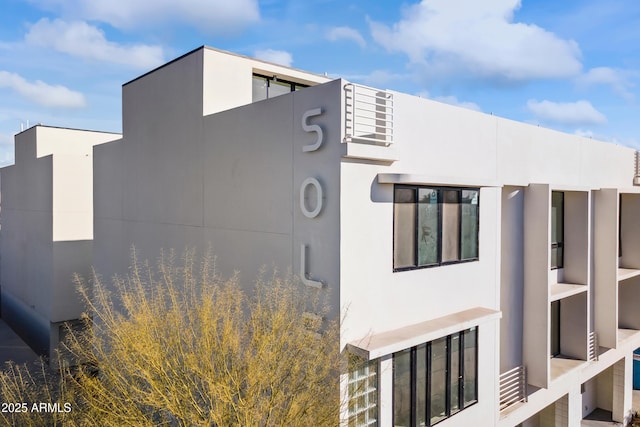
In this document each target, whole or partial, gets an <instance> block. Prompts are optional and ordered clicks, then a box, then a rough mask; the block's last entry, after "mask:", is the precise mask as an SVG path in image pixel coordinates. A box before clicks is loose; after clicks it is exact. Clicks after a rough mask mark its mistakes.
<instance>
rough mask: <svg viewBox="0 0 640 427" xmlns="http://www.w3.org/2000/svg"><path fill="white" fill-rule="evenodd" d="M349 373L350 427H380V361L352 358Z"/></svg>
mask: <svg viewBox="0 0 640 427" xmlns="http://www.w3.org/2000/svg"><path fill="white" fill-rule="evenodd" d="M350 360H351V369H350V371H349V381H348V388H349V427H376V426H377V425H378V361H377V360H371V361H364V360H361V359H358V358H357V357H355V356H353V357H351V359H350Z"/></svg>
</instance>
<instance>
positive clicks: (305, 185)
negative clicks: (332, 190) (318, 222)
mask: <svg viewBox="0 0 640 427" xmlns="http://www.w3.org/2000/svg"><path fill="white" fill-rule="evenodd" d="M309 187H313V188H314V189H315V190H316V206H315V208H314V209H313V210H309V209H308V208H307V203H305V199H306V195H307V190H308V189H309ZM300 210H301V211H302V213H303V214H304V216H306V217H307V218H315V217H317V216H318V214H319V213H320V211H321V210H322V186H321V185H320V182H318V180H317V179H315V178H307V179H305V180H304V181H302V185H301V186H300Z"/></svg>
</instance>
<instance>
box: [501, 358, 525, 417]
mask: <svg viewBox="0 0 640 427" xmlns="http://www.w3.org/2000/svg"><path fill="white" fill-rule="evenodd" d="M526 401H527V368H525V367H524V366H517V367H515V368H513V369H510V370H508V371H507V372H504V373H502V374H500V412H502V411H504V410H505V409H507V408H508V407H510V406H511V405H515V404H516V403H518V402H526Z"/></svg>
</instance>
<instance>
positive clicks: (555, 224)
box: [551, 191, 564, 268]
mask: <svg viewBox="0 0 640 427" xmlns="http://www.w3.org/2000/svg"><path fill="white" fill-rule="evenodd" d="M563 242H564V193H563V192H561V191H552V192H551V244H552V247H551V267H552V268H560V267H562V246H563Z"/></svg>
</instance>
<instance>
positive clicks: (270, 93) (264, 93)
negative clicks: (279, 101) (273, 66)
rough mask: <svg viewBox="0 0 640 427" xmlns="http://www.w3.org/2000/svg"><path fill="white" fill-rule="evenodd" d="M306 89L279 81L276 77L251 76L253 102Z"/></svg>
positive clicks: (298, 84)
mask: <svg viewBox="0 0 640 427" xmlns="http://www.w3.org/2000/svg"><path fill="white" fill-rule="evenodd" d="M305 87H308V86H307V85H304V84H302V83H294V82H290V81H288V80H282V79H279V78H278V77H277V76H271V77H269V76H263V75H260V74H254V75H253V86H252V89H253V102H256V101H262V100H263V99H267V98H274V97H276V96H280V95H284V94H286V93H289V92H294V91H296V90H300V89H303V88H305Z"/></svg>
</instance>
